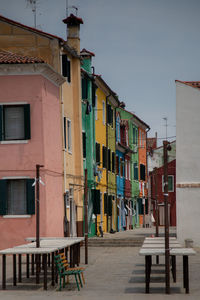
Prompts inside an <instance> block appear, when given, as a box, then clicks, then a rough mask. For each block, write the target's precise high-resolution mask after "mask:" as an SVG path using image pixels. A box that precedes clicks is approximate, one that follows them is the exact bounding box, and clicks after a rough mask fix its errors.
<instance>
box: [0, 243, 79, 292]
mask: <svg viewBox="0 0 200 300" xmlns="http://www.w3.org/2000/svg"><path fill="white" fill-rule="evenodd" d="M30 240H34V238H30ZM83 240H84V238H44V239H42V240H41V241H40V248H36V243H35V242H32V243H28V244H24V245H19V246H16V247H13V248H8V249H5V250H1V251H0V255H2V289H6V255H13V285H14V286H16V285H17V280H16V273H17V270H16V269H17V268H16V258H17V257H16V256H17V255H18V281H19V282H22V276H21V257H22V255H26V258H27V263H26V273H27V278H29V255H31V257H32V275H34V264H35V263H36V283H39V275H40V272H39V268H40V258H41V256H42V259H43V262H42V265H43V270H44V289H45V290H46V289H47V265H49V266H50V265H51V276H52V283H51V284H52V285H54V284H55V276H54V273H55V272H54V254H55V253H58V251H61V250H63V251H66V250H67V249H68V247H70V266H71V267H74V266H75V264H77V265H79V263H80V243H81V242H82V241H83ZM66 254H67V253H66ZM35 258H36V259H35ZM38 266H39V267H38Z"/></svg>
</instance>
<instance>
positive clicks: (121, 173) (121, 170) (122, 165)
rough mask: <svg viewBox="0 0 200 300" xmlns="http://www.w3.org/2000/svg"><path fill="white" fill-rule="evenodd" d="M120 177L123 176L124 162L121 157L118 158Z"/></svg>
mask: <svg viewBox="0 0 200 300" xmlns="http://www.w3.org/2000/svg"><path fill="white" fill-rule="evenodd" d="M120 176H121V177H123V176H124V161H123V159H122V158H121V157H120Z"/></svg>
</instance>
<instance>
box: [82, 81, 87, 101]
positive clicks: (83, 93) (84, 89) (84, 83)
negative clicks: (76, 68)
mask: <svg viewBox="0 0 200 300" xmlns="http://www.w3.org/2000/svg"><path fill="white" fill-rule="evenodd" d="M87 98H88V80H87V79H86V78H82V99H83V100H86V99H87Z"/></svg>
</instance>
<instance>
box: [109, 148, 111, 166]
mask: <svg viewBox="0 0 200 300" xmlns="http://www.w3.org/2000/svg"><path fill="white" fill-rule="evenodd" d="M110 156H111V150H110V149H108V171H111V157H110Z"/></svg>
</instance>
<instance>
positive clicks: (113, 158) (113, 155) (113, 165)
mask: <svg viewBox="0 0 200 300" xmlns="http://www.w3.org/2000/svg"><path fill="white" fill-rule="evenodd" d="M112 172H113V173H115V152H112Z"/></svg>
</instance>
